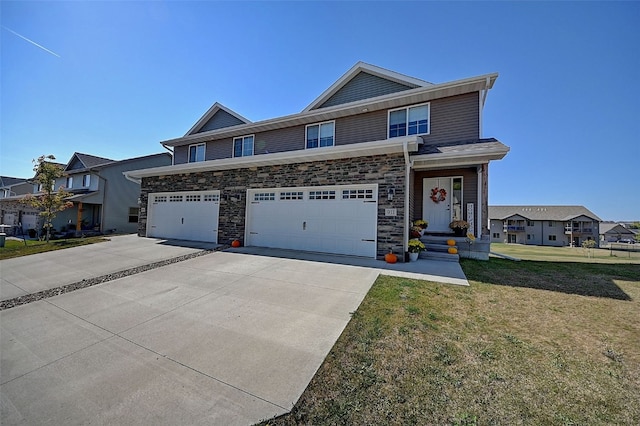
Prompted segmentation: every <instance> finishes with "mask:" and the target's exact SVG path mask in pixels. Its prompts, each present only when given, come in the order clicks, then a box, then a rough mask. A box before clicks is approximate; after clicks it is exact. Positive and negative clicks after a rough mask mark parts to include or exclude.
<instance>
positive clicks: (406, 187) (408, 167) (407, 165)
mask: <svg viewBox="0 0 640 426" xmlns="http://www.w3.org/2000/svg"><path fill="white" fill-rule="evenodd" d="M402 152H403V154H404V167H405V168H404V236H403V237H402V247H403V252H402V259H403V260H404V259H405V257H404V256H405V253H406V252H407V251H408V250H409V185H410V179H409V174H410V173H411V168H412V167H413V163H412V161H411V159H410V158H409V145H408V141H407V140H406V139H405V141H404V142H403V143H402Z"/></svg>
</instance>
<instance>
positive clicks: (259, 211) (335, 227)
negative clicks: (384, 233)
mask: <svg viewBox="0 0 640 426" xmlns="http://www.w3.org/2000/svg"><path fill="white" fill-rule="evenodd" d="M377 214H378V185H337V186H321V187H320V186H317V187H298V188H272V189H250V190H248V191H247V218H246V238H245V241H246V243H245V244H246V245H248V246H258V247H273V248H283V249H293V250H304V251H315V252H323V253H336V254H347V255H355V256H366V257H375V256H376V234H377V232H376V229H377V226H376V225H377Z"/></svg>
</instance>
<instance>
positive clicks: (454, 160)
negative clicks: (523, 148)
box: [411, 147, 509, 168]
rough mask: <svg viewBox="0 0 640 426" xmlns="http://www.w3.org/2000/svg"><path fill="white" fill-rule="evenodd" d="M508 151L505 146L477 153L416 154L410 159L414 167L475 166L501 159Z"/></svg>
mask: <svg viewBox="0 0 640 426" xmlns="http://www.w3.org/2000/svg"><path fill="white" fill-rule="evenodd" d="M508 152H509V148H508V147H506V148H499V149H493V150H485V151H482V152H478V153H464V154H460V153H442V154H423V155H416V156H414V157H412V158H411V160H412V161H413V166H414V168H424V167H443V166H446V167H452V166H476V165H478V164H486V163H488V162H489V161H495V160H502V159H503V158H504V157H505V155H507V153H508Z"/></svg>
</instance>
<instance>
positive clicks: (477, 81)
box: [160, 73, 498, 146]
mask: <svg viewBox="0 0 640 426" xmlns="http://www.w3.org/2000/svg"><path fill="white" fill-rule="evenodd" d="M496 78H498V73H493V74H485V75H481V76H478V77H471V78H466V79H463V80H456V81H452V82H448V83H442V84H434V85H432V86H426V87H417V88H415V89H410V90H404V91H402V92H397V93H390V94H388V95H382V96H377V97H375V98H369V99H363V100H360V101H354V102H349V103H346V104H341V105H336V106H333V107H327V108H321V109H316V110H313V111H303V112H301V113H298V114H291V115H286V116H283V117H277V118H270V119H267V120H263V121H257V122H255V123H249V124H239V125H237V126H231V127H225V128H222V129H216V130H210V131H208V132H201V133H196V134H193V135H188V136H184V137H181V138H175V139H169V140H166V141H162V142H160V143H161V144H162V145H168V146H183V145H188V144H190V143H194V142H195V141H209V140H216V139H222V138H225V137H235V136H240V135H242V134H249V133H258V132H261V131H266V130H274V129H278V128H285V127H290V126H294V125H299V124H313V123H315V122H318V121H330V120H334V119H335V118H339V117H346V116H349V115H357V114H361V113H363V112H364V111H363V110H364V109H367V110H368V112H372V111H376V110H379V109H389V108H398V107H401V106H402V105H403V104H405V103H406V102H409V103H411V104H413V103H415V104H419V103H426V102H430V101H431V100H433V99H438V98H439V97H446V96H454V95H457V94H462V93H468V92H470V91H480V90H482V89H483V88H485V87H486V81H487V79H489V81H490V83H491V86H493V83H494V82H495V80H496ZM490 88H491V87H489V89H490ZM447 91H452V92H453V93H450V92H447ZM438 92H442V96H440V95H439V93H438ZM394 101H397V102H394ZM394 103H395V105H390V104H394Z"/></svg>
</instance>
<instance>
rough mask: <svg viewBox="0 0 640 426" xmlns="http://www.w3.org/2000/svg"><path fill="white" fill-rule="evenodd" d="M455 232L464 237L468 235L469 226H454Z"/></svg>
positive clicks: (456, 234) (457, 235)
mask: <svg viewBox="0 0 640 426" xmlns="http://www.w3.org/2000/svg"><path fill="white" fill-rule="evenodd" d="M453 233H454V235H455V236H456V237H464V236H465V235H467V228H453Z"/></svg>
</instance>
